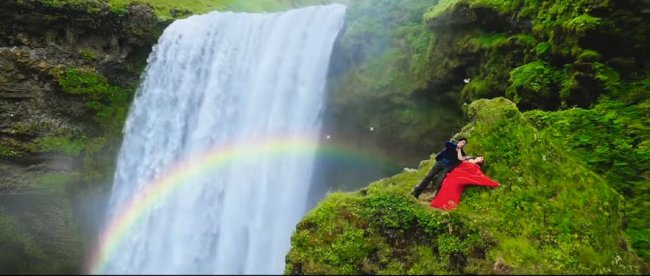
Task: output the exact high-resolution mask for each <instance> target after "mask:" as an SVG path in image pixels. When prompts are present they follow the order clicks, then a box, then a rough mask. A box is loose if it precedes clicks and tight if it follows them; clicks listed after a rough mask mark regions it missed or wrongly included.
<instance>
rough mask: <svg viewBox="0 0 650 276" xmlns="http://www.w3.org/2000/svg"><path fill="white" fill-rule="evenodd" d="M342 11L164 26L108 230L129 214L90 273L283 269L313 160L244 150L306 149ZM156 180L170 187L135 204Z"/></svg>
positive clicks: (137, 105) (125, 147)
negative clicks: (297, 141)
mask: <svg viewBox="0 0 650 276" xmlns="http://www.w3.org/2000/svg"><path fill="white" fill-rule="evenodd" d="M344 16H345V6H343V5H339V4H334V5H327V6H313V7H306V8H301V9H294V10H289V11H286V12H282V13H265V14H250V13H233V12H212V13H209V14H204V15H197V16H192V17H189V18H186V19H182V20H177V21H175V22H174V23H172V24H171V25H170V26H169V27H168V28H167V29H165V31H164V33H163V34H162V36H161V37H160V39H159V41H158V43H157V44H156V46H155V47H154V49H153V52H152V54H151V55H150V57H149V60H148V66H147V69H146V73H145V75H144V80H143V83H142V84H141V86H140V88H139V90H138V92H137V93H136V96H135V99H134V102H133V105H132V106H131V110H130V112H129V115H128V118H127V121H126V125H125V129H124V141H123V144H122V147H121V149H120V152H119V156H118V163H117V168H116V172H115V180H114V184H113V190H112V194H111V199H110V202H109V204H108V205H109V208H108V212H107V216H108V220H107V221H108V222H107V225H109V226H110V224H111V223H113V224H117V223H118V222H116V221H119V220H123V221H128V220H127V219H126V218H125V219H122V218H121V217H127V214H126V213H129V212H130V213H129V214H132V215H133V214H137V216H135V215H133V216H134V218H135V219H134V221H133V223H130V224H128V225H118V226H116V227H117V228H116V229H117V230H115V231H116V232H119V231H122V232H120V233H121V234H120V235H121V236H119V237H117V235H116V236H113V237H109V238H108V239H109V241H108V243H110V245H111V246H113V248H112V250H111V251H110V252H108V253H107V252H104V253H103V254H104V255H105V256H104V257H103V261H102V269H101V270H98V271H96V272H99V273H106V274H123V273H129V274H142V273H145V274H157V273H164V274H253V273H264V274H279V273H283V270H284V265H285V255H286V254H287V253H288V251H289V246H290V237H291V233H292V231H293V230H294V229H295V226H296V223H297V222H298V221H299V220H300V218H301V217H302V216H303V215H304V214H305V212H306V208H307V207H306V201H307V195H308V191H309V186H310V181H311V177H312V172H313V167H314V159H315V151H313V152H311V153H310V152H308V153H307V154H305V152H304V151H305V150H303V151H302V152H299V151H298V150H296V151H292V150H291V149H290V148H289V149H286V150H284V151H282V152H280V153H281V154H279V153H278V152H275V153H273V154H271V153H270V152H272V150H271V149H269V148H265V147H264V146H259V145H257V144H256V143H257V142H260V141H268V140H270V141H274V139H275V140H276V141H277V140H279V139H280V138H278V137H300V138H301V139H302V140H301V141H305V140H306V141H307V143H313V144H316V145H317V143H318V141H319V138H320V136H321V134H320V128H321V124H322V123H321V117H322V110H323V108H324V106H323V102H324V100H325V97H324V93H325V82H326V75H327V70H328V64H329V59H330V54H331V51H332V48H333V44H334V41H335V39H336V37H337V35H338V33H339V31H340V29H341V28H342V26H343V21H344ZM260 143H261V142H260ZM223 145H229V146H224V151H223V152H221V153H220V151H218V150H215V148H217V149H218V148H219V147H220V146H223ZM272 145H273V144H269V145H268V146H266V147H272ZM231 148H242V149H247V148H250V149H251V151H252V152H248V155H244V154H243V153H242V154H240V155H238V154H237V153H236V152H232V151H230V152H228V151H227V150H228V149H231ZM210 154H212V155H213V156H212V157H210V156H208V157H207V159H206V155H210ZM219 154H222V155H223V156H218V155H219ZM228 154H230V155H228ZM201 158H203V159H201ZM210 158H212V159H210ZM219 158H221V159H219ZM202 160H203V161H202ZM205 160H212V161H214V160H217V161H219V162H217V161H214V162H212V161H210V162H212V163H210V162H207V161H205ZM201 162H205V164H203V163H201ZM199 168H200V169H199ZM172 172H174V173H172ZM166 178H168V179H166ZM165 181H167V182H165ZM156 183H158V184H159V186H161V187H162V186H163V185H168V186H172V185H175V186H177V188H175V189H174V190H173V191H172V192H170V193H169V194H167V195H157V194H156V197H154V196H153V195H150V196H149V198H155V200H151V202H150V204H149V203H148V204H146V205H145V204H144V203H142V204H140V205H138V204H139V203H140V202H139V200H141V201H146V200H149V199H146V198H145V195H144V192H143V191H149V192H151V194H155V192H156V190H155V189H157V188H155V187H154V188H149V187H148V185H149V186H152V185H157V184H156ZM160 183H164V184H160ZM147 189H150V190H147ZM151 189H153V190H151ZM129 202H131V203H132V204H133V202H136V203H138V204H134V205H133V206H141V207H126V206H128V205H129ZM145 207H147V210H146V211H143V210H144V208H145ZM128 208H135V209H138V208H142V209H143V210H129V209H128ZM111 221H112V222H111ZM113 226H115V225H113ZM107 227H108V226H107Z"/></svg>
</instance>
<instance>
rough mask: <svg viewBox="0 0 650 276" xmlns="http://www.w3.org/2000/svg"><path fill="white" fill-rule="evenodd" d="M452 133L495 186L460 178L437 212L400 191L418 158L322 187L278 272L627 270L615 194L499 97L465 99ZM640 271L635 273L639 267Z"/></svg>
mask: <svg viewBox="0 0 650 276" xmlns="http://www.w3.org/2000/svg"><path fill="white" fill-rule="evenodd" d="M468 115H469V118H470V120H471V121H470V123H469V124H467V125H466V126H465V127H464V128H463V129H462V131H461V133H460V135H462V136H464V137H468V138H469V141H470V142H469V144H468V146H467V152H468V153H470V154H474V155H476V154H482V155H484V156H485V157H486V161H487V162H486V164H485V165H484V168H483V170H484V172H485V173H486V174H487V175H489V176H491V177H493V178H494V179H496V180H497V181H499V182H500V183H501V186H500V187H498V188H495V189H487V188H476V187H473V188H468V189H467V190H466V191H465V194H464V196H463V200H462V201H461V203H460V207H459V208H458V209H457V210H455V211H451V212H443V211H439V210H437V209H432V208H430V207H428V206H427V205H428V202H426V201H425V202H419V201H417V200H415V199H414V198H413V197H412V196H410V195H409V192H410V190H411V188H412V187H413V186H414V185H415V184H417V183H418V182H419V180H420V179H422V178H423V177H424V175H425V174H426V173H427V172H428V170H429V169H430V168H431V166H432V165H433V159H430V160H426V161H424V162H422V164H421V166H420V168H419V169H418V170H417V171H415V172H404V173H401V174H398V175H395V176H393V177H390V178H386V179H382V180H380V181H377V182H375V183H372V184H371V185H370V186H369V187H368V188H366V189H362V190H360V191H357V192H354V193H334V194H331V195H329V196H328V197H327V198H326V199H325V200H324V201H322V202H321V203H320V204H319V205H318V206H317V207H316V208H315V209H313V210H312V211H311V212H310V213H309V214H307V216H306V217H305V218H304V219H303V220H302V221H301V222H300V223H299V224H298V226H297V227H296V231H295V232H294V234H293V236H292V248H291V251H290V252H289V254H288V255H287V266H286V271H285V272H286V273H289V274H303V273H304V274H311V273H331V274H334V273H337V274H338V273H343V274H353V273H360V274H365V273H369V274H384V273H397V274H407V273H408V274H446V273H470V274H472V273H481V274H488V273H503V272H508V273H514V274H545V273H557V274H567V273H569V274H572V273H576V274H581V273H614V274H628V273H629V274H637V273H639V272H640V271H641V270H640V269H641V268H640V266H641V265H640V263H641V262H640V259H639V258H638V257H637V256H636V255H635V254H634V253H633V251H632V250H631V249H630V248H629V246H628V238H627V236H626V235H625V233H624V232H623V230H622V228H623V226H622V221H621V219H622V210H623V199H622V197H621V196H620V195H619V194H618V193H616V191H615V190H613V189H612V188H610V187H609V186H608V184H607V182H606V181H605V179H603V178H602V177H600V176H598V175H597V174H595V173H593V172H592V171H591V170H590V169H588V168H587V167H585V166H583V165H582V163H581V162H579V161H578V160H576V158H575V157H573V156H571V155H568V154H566V153H565V152H564V151H563V150H562V148H561V147H559V146H558V145H556V143H555V141H553V140H550V139H549V138H548V137H547V136H545V135H542V133H540V132H538V131H537V130H536V129H535V128H534V127H533V126H532V125H530V123H528V121H527V120H526V119H525V117H524V116H523V115H522V114H521V113H520V112H519V111H518V110H517V108H516V106H515V105H514V104H513V103H512V102H510V101H508V100H506V99H504V98H496V99H493V100H479V101H476V102H474V103H472V104H471V105H470V106H469V108H468ZM646 273H647V272H646Z"/></svg>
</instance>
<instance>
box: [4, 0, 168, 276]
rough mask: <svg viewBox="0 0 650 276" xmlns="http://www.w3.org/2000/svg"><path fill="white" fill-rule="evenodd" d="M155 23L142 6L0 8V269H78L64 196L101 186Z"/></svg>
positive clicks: (78, 241)
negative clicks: (1, 223)
mask: <svg viewBox="0 0 650 276" xmlns="http://www.w3.org/2000/svg"><path fill="white" fill-rule="evenodd" d="M165 24H167V23H165V22H158V21H157V19H156V17H155V16H154V14H153V12H152V10H151V8H150V7H148V6H140V5H131V6H129V8H128V9H127V12H126V13H119V14H118V13H114V12H111V11H110V10H109V9H108V7H106V6H102V5H99V4H93V3H89V4H87V5H77V6H74V7H68V6H53V5H48V4H47V2H46V1H13V0H10V1H3V2H2V3H0V138H1V139H0V197H1V198H2V199H1V200H0V219H3V221H4V222H6V223H5V224H4V225H5V226H6V225H9V226H7V227H3V228H0V245H1V246H3V249H2V253H0V267H1V268H2V269H0V271H1V272H4V273H38V272H44V271H47V272H55V271H56V272H64V273H66V272H67V273H71V272H75V270H76V269H77V268H78V264H79V262H80V261H81V255H82V251H83V245H82V243H83V241H84V240H83V239H82V238H80V237H82V235H80V233H79V230H80V229H79V224H80V223H79V221H78V220H79V218H80V216H79V214H78V213H77V215H74V214H75V212H73V206H74V203H75V202H76V201H74V200H73V199H75V198H76V197H75V196H79V195H81V194H82V193H83V191H84V190H85V187H92V186H97V185H99V184H102V183H106V182H108V181H110V175H111V172H112V167H113V166H114V159H115V154H116V149H117V145H118V142H119V139H120V135H119V133H120V131H121V126H122V124H123V121H124V118H125V115H126V110H127V108H128V103H129V99H130V98H131V97H132V95H133V93H134V91H135V88H136V86H137V84H138V80H139V76H140V73H141V71H142V69H143V68H144V66H145V65H146V57H147V56H148V54H149V52H150V51H151V46H152V45H153V44H154V43H155V40H156V39H157V37H158V34H159V33H160V32H161V30H162V29H163V27H164V25H165ZM82 230H83V229H82ZM85 230H87V229H85ZM5 247H7V248H5Z"/></svg>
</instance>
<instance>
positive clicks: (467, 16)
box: [286, 0, 650, 274]
mask: <svg viewBox="0 0 650 276" xmlns="http://www.w3.org/2000/svg"><path fill="white" fill-rule="evenodd" d="M367 2H372V3H375V4H377V3H380V2H381V1H380V0H377V1H367ZM369 5H370V6H372V4H369ZM413 12H416V11H413ZM421 12H422V14H424V24H426V25H427V26H429V28H430V30H432V32H433V33H432V34H430V35H427V36H429V37H430V38H431V40H430V43H429V45H430V46H429V47H427V48H424V49H422V48H410V49H411V50H414V51H408V50H405V49H409V48H406V47H403V48H400V47H399V46H395V45H400V44H398V43H396V44H392V46H390V47H389V49H392V50H394V49H402V50H404V52H407V53H409V55H408V56H409V57H415V56H417V57H419V58H418V59H419V60H418V61H416V64H424V65H426V66H424V67H422V68H423V69H422V71H420V72H419V73H417V74H412V76H411V77H412V78H417V77H419V76H424V77H423V78H422V80H424V82H423V83H422V82H416V81H412V82H411V85H422V86H421V87H420V88H419V89H415V90H409V88H408V87H409V86H404V91H407V93H406V95H408V97H399V96H398V97H395V95H398V93H392V94H391V93H385V92H384V90H381V89H369V90H367V91H365V92H364V93H365V95H362V97H361V99H362V100H358V101H360V102H363V99H371V100H374V102H372V103H377V102H382V100H383V101H384V105H382V104H379V106H380V107H385V106H388V108H385V109H382V110H381V112H383V113H384V114H390V112H391V109H390V107H391V106H392V107H395V106H399V104H400V103H402V104H403V103H404V102H406V101H408V100H409V98H410V99H411V100H413V99H416V100H418V99H419V100H418V102H419V103H423V104H424V105H425V106H428V107H429V108H431V107H433V106H435V105H436V104H439V103H441V102H449V98H450V97H451V98H453V99H455V100H454V101H455V102H456V104H457V105H458V106H462V107H463V109H464V110H465V111H466V113H467V114H468V115H470V117H471V118H472V120H473V121H472V123H470V125H469V126H467V127H465V128H464V129H463V131H462V134H463V135H467V136H469V137H470V141H471V142H470V146H469V147H468V151H470V152H472V153H475V154H476V153H481V154H484V155H486V157H487V158H488V166H487V169H486V170H487V173H488V175H491V176H493V177H495V178H496V179H498V180H500V181H501V182H502V183H503V186H502V187H500V188H497V189H495V190H493V191H488V190H486V189H485V188H472V189H469V191H467V192H466V196H465V198H464V201H463V203H462V204H461V205H463V206H462V207H461V208H460V209H458V210H457V211H454V212H451V213H449V214H447V213H445V215H442V214H441V213H440V212H438V211H435V210H429V209H428V207H425V206H419V205H417V204H416V203H415V200H414V199H412V197H410V196H409V195H408V192H409V190H410V189H411V188H412V187H413V185H415V184H417V183H418V182H419V181H420V180H421V179H422V178H423V177H424V175H425V174H426V172H427V171H428V169H429V168H430V167H431V166H432V165H433V160H427V161H426V162H424V163H422V164H421V167H420V168H419V170H418V171H417V172H405V173H402V174H399V175H397V176H394V177H391V178H388V179H383V180H380V181H378V182H376V183H373V184H371V185H370V186H369V188H367V189H362V190H361V191H359V192H357V193H347V194H346V193H333V194H331V195H329V196H328V197H327V198H326V199H325V200H324V201H323V203H322V204H320V205H319V206H317V207H316V208H315V209H314V210H313V211H312V212H311V213H310V214H309V215H308V216H307V217H306V218H305V219H304V220H303V221H302V222H301V223H300V224H299V225H298V227H297V229H296V232H295V233H294V236H293V239H292V250H291V252H290V253H289V255H288V257H287V270H286V273H293V274H295V273H320V272H323V273H413V274H417V273H454V272H456V273H562V274H566V273H609V272H611V273H618V274H622V273H639V272H641V273H648V272H649V270H648V265H647V262H648V258H650V255H649V254H650V253H649V252H650V251H648V250H649V249H650V225H648V222H647V218H648V217H649V216H650V213H648V212H649V211H650V208H648V202H650V198H648V195H649V193H648V191H649V190H650V175H649V173H650V162H648V160H650V151H649V145H650V144H649V143H650V142H649V141H650V140H648V133H650V121H649V119H648V118H650V116H648V115H649V114H650V110H649V109H648V104H649V103H648V99H649V98H650V97H649V96H650V86H649V85H648V84H649V82H648V80H650V75H649V74H648V73H649V72H650V56H649V55H648V52H647V51H646V50H645V49H647V48H648V47H650V41H649V37H648V36H647V34H648V31H649V29H650V24H649V23H648V22H650V3H648V2H647V1H634V0H622V1H607V0H604V1H565V0H544V1H523V0H522V1H501V0H445V1H440V3H437V4H436V2H435V1H433V2H431V3H430V8H429V9H426V10H422V11H421ZM388 14H391V13H390V12H388ZM402 18H404V17H402ZM405 24H406V23H405ZM386 30H392V29H391V28H386ZM366 33H367V32H366ZM361 34H364V33H363V32H361ZM418 34H419V33H418V32H415V31H413V32H407V35H404V36H401V37H417V36H418ZM344 37H345V35H344ZM361 37H363V36H361ZM370 37H372V36H370ZM397 37H400V36H397ZM398 41H399V40H398ZM405 41H408V40H402V44H401V45H408V44H406V43H403V42H405ZM389 45H391V44H389ZM375 57H377V56H375ZM378 57H383V56H382V55H378ZM403 61H404V60H403ZM378 63H380V64H383V65H386V64H387V63H385V62H384V63H382V62H378ZM366 64H369V63H366ZM388 64H391V65H393V64H392V63H388ZM398 64H401V65H404V64H409V63H405V62H402V63H398ZM395 66H396V67H395V68H400V67H399V65H395ZM371 67H372V66H371ZM401 68H403V67H401ZM371 70H372V68H371V69H367V70H366V71H359V72H360V73H358V74H359V75H361V76H364V75H367V74H369V73H368V72H385V71H386V70H388V69H382V68H381V67H379V68H375V70H377V71H371ZM402 71H406V70H404V69H402ZM381 76H383V75H381ZM397 76H399V74H397ZM393 80H394V78H391V79H388V80H387V79H386V78H385V77H382V78H379V79H376V83H374V84H375V85H376V86H379V87H382V85H385V84H386V83H389V84H390V83H392V81H393ZM352 84H354V82H352ZM361 91H363V90H361ZM334 92H336V91H334ZM357 94H359V93H357ZM364 97H365V98H364ZM500 97H505V98H508V99H509V100H510V101H511V103H507V104H506V103H503V101H504V100H503V99H502V98H500ZM492 98H499V100H495V101H493V102H492V101H486V100H485V99H492ZM395 99H397V100H396V101H395V102H393V100H395ZM454 101H452V102H454ZM388 103H392V104H388ZM394 103H397V104H394ZM404 110H405V113H406V112H413V111H414V110H413V108H405V109H404ZM381 112H380V113H381ZM449 112H451V113H452V114H453V112H454V111H453V109H450V111H449ZM492 112H496V113H494V114H493V113H492ZM520 112H524V113H523V116H522V113H520ZM504 113H505V114H508V115H507V116H506V117H504V116H502V115H503V114H504ZM370 114H372V113H370ZM481 114H482V115H481ZM499 114H501V115H499ZM398 118H399V117H395V120H396V121H397V119H398ZM413 118H415V117H413ZM440 118H442V117H438V119H437V120H440ZM431 123H432V124H433V121H432V122H431ZM425 125H426V123H425ZM438 126H440V125H438ZM406 128H408V127H406ZM404 134H405V132H400V131H394V132H393V133H392V134H388V136H390V137H387V139H385V140H386V141H400V139H399V138H398V137H401V136H403V135H404ZM450 136H451V135H450ZM421 137H422V140H421V143H422V144H425V145H428V144H431V143H432V141H434V140H436V139H432V133H431V132H428V133H426V134H425V135H422V136H421ZM447 137H448V136H447ZM411 138H413V137H411ZM409 141H410V140H408V139H407V140H404V143H406V144H408V143H409ZM438 143H440V144H441V143H442V140H440V139H439V141H438ZM389 144H390V143H389ZM400 145H402V146H404V144H401V143H400ZM438 148H439V146H434V147H432V148H430V149H429V152H433V151H436V150H437V149H438ZM621 196H622V197H621ZM428 199H430V197H429V198H428ZM422 203H424V202H422ZM445 216H449V217H445ZM450 220H451V221H452V222H449V221H450ZM442 221H444V223H442ZM453 221H458V222H461V223H457V224H454V222H453ZM444 227H449V229H447V230H448V231H447V232H445V231H444V230H445V229H444ZM450 229H451V230H450ZM454 229H456V230H454ZM454 231H457V232H454ZM441 233H446V234H444V235H442V234H441ZM421 237H423V238H421ZM450 240H453V241H454V242H453V243H451V244H452V245H451V246H449V244H450V242H449V241H450ZM450 248H451V249H450ZM637 256H640V257H641V258H638V257H637ZM622 264H624V265H622Z"/></svg>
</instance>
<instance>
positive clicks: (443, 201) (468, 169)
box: [431, 150, 499, 210]
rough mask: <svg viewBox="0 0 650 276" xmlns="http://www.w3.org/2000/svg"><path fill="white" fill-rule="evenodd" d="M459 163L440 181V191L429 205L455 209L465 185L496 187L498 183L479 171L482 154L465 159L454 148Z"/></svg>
mask: <svg viewBox="0 0 650 276" xmlns="http://www.w3.org/2000/svg"><path fill="white" fill-rule="evenodd" d="M456 152H457V155H458V160H461V163H460V165H458V166H457V167H456V168H454V169H453V170H452V171H451V172H449V173H448V174H447V177H445V179H444V180H443V181H442V187H441V188H440V191H439V192H438V194H437V195H436V197H434V198H433V201H431V207H435V208H438V209H443V210H453V209H456V207H457V206H458V203H459V202H460V198H461V196H462V195H463V191H464V190H465V186H466V185H477V186H488V187H498V186H499V183H498V182H496V181H494V180H492V179H491V178H489V177H487V176H486V175H484V174H483V172H481V167H480V165H481V164H483V160H484V159H483V156H480V155H479V156H477V157H475V158H472V159H468V160H465V159H463V155H462V154H461V152H460V151H459V150H456Z"/></svg>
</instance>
